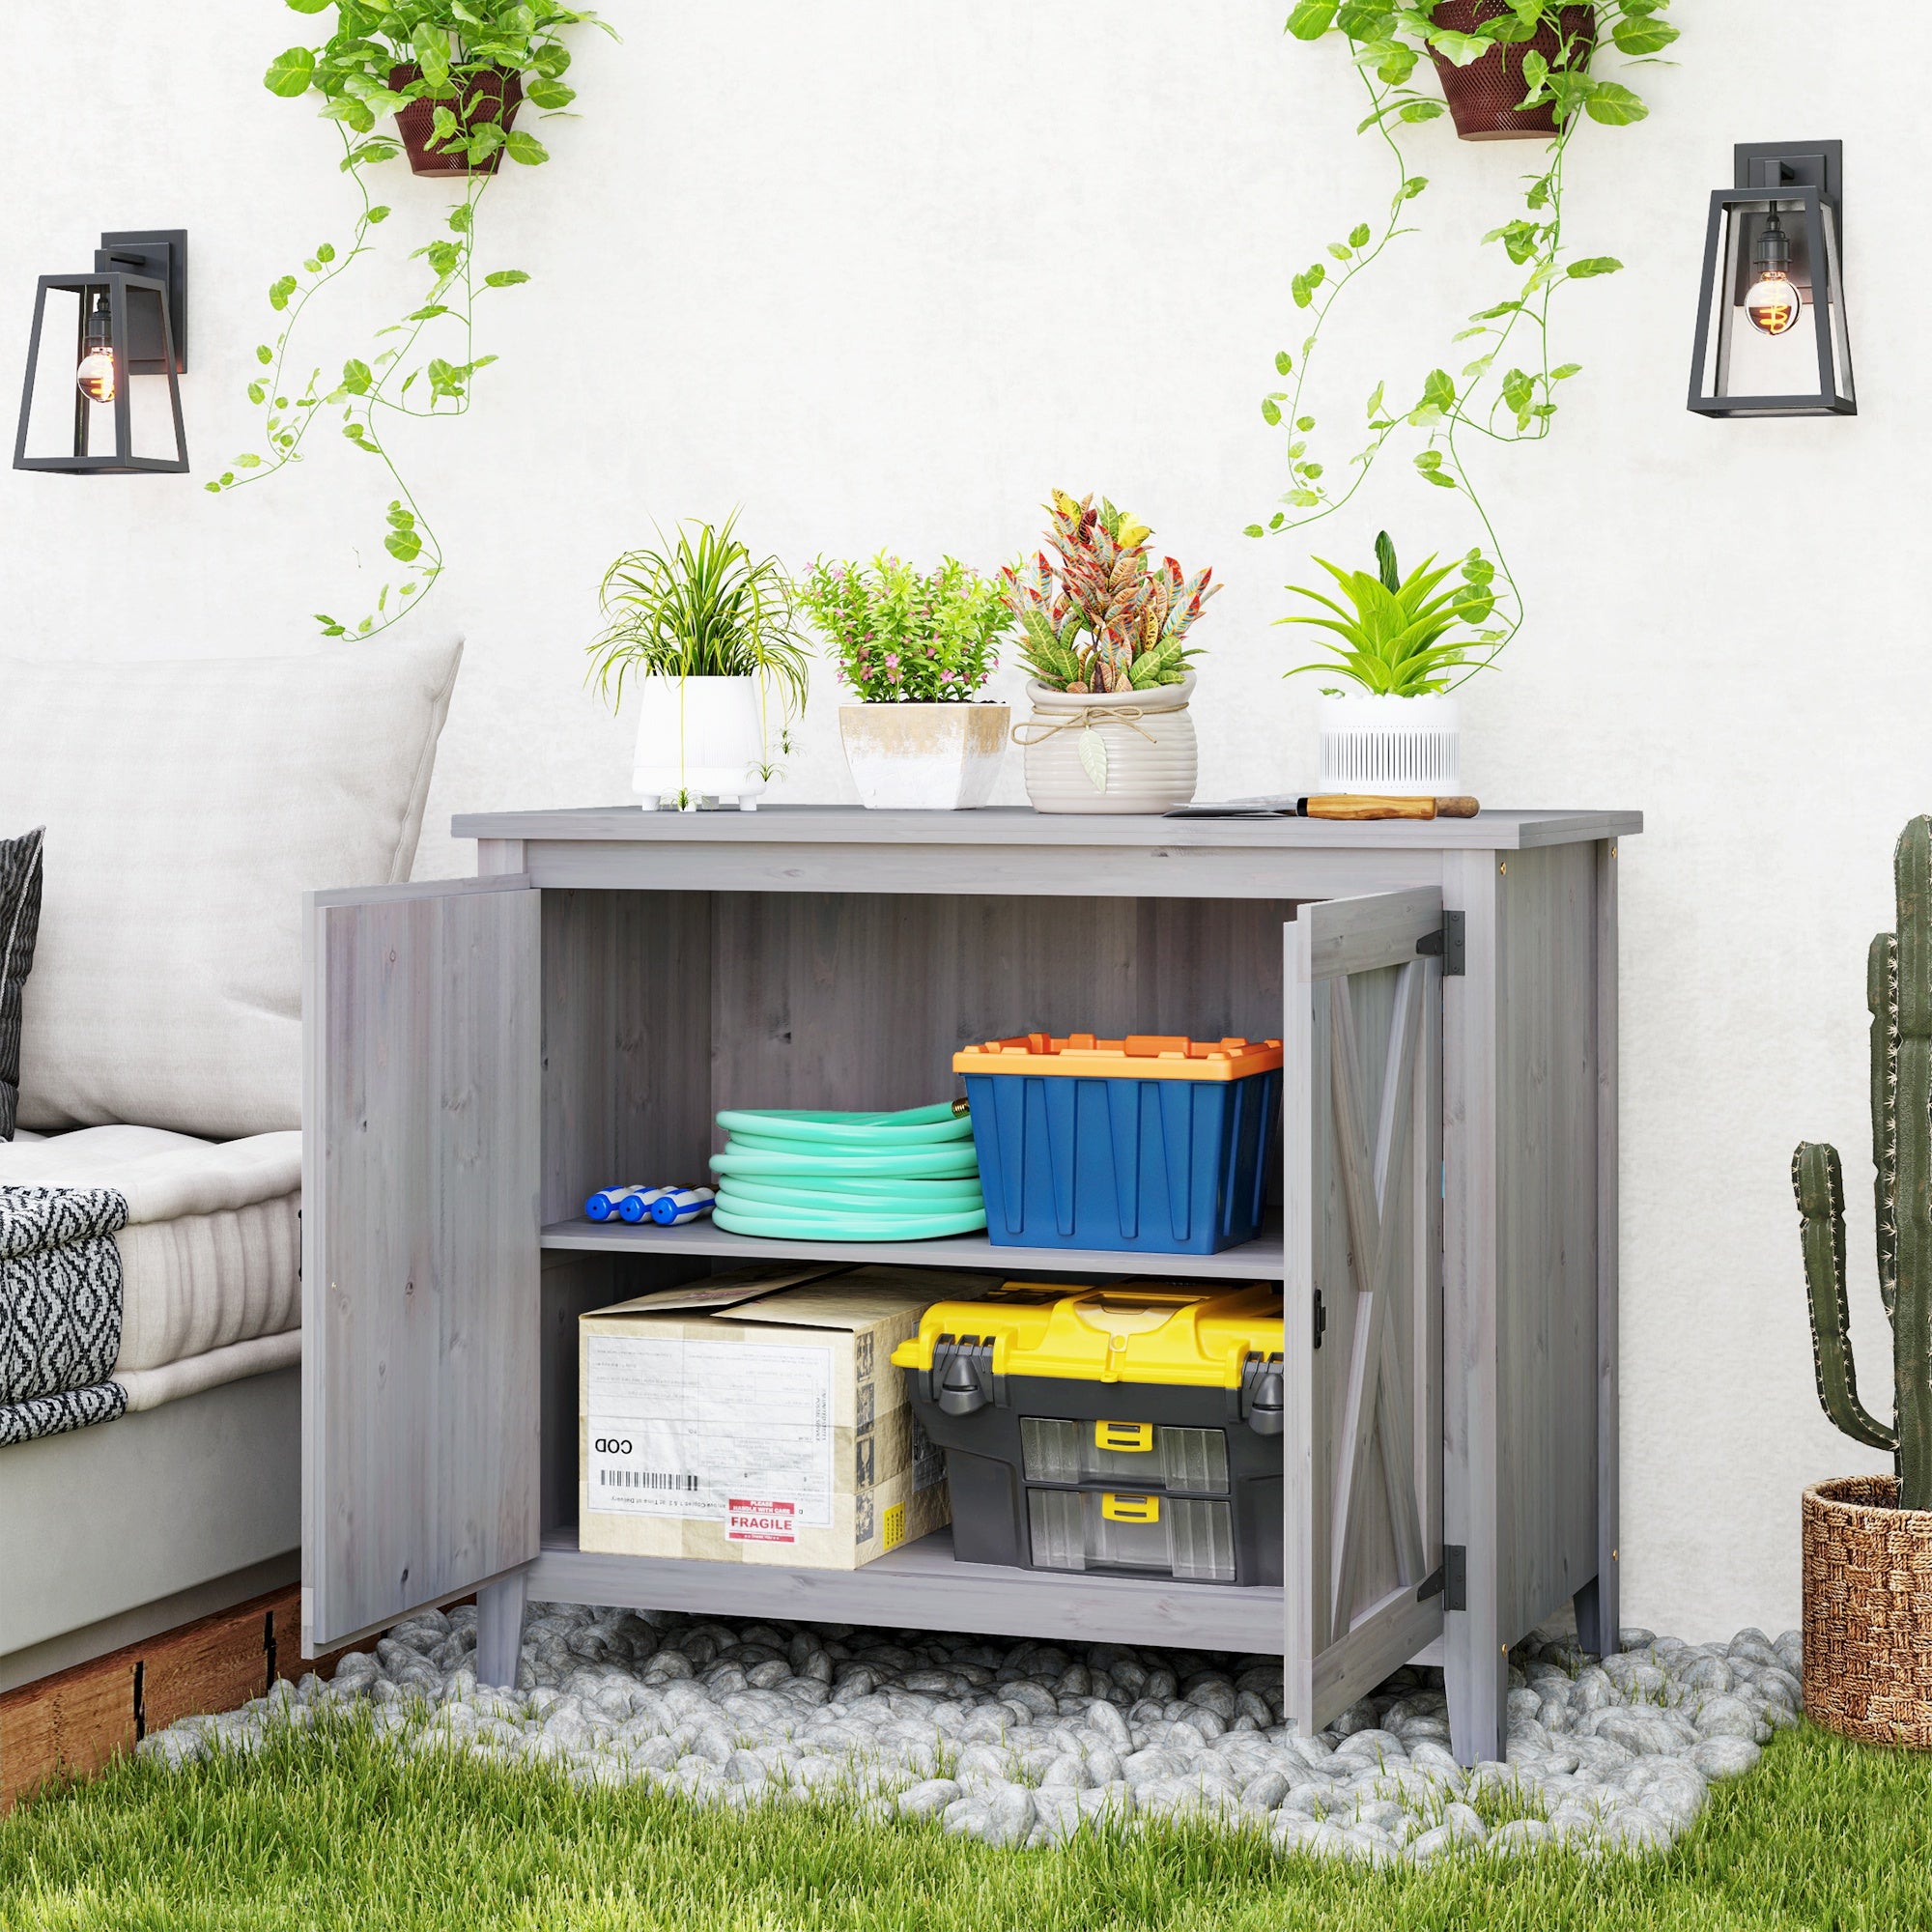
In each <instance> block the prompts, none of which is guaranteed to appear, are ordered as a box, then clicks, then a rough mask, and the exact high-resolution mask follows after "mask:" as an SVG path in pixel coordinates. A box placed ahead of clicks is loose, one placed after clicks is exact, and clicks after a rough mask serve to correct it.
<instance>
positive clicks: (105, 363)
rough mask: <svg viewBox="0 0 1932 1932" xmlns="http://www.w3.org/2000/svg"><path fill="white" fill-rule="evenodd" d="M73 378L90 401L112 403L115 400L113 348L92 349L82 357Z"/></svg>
mask: <svg viewBox="0 0 1932 1932" xmlns="http://www.w3.org/2000/svg"><path fill="white" fill-rule="evenodd" d="M73 380H74V382H75V384H77V385H78V387H79V389H80V393H81V394H82V395H83V396H85V397H86V398H87V400H88V401H89V402H90V403H111V402H112V401H113V400H114V352H113V350H111V349H90V350H89V351H88V352H87V354H86V355H83V356H82V357H81V358H80V366H79V368H77V369H76V370H75V371H74V372H73Z"/></svg>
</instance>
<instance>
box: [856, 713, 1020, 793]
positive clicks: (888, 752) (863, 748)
mask: <svg viewBox="0 0 1932 1932" xmlns="http://www.w3.org/2000/svg"><path fill="white" fill-rule="evenodd" d="M1010 715H1011V714H1010V713H1009V711H1008V709H1007V707H1006V706H1005V705H1004V704H841V705H840V706H839V707H838V735H839V737H840V738H842V739H843V740H844V741H845V762H846V763H847V764H848V765H849V766H850V767H851V768H852V782H853V783H854V784H856V785H857V786H858V787H859V797H860V799H861V800H862V801H863V802H864V803H865V804H866V805H867V806H869V807H870V808H871V809H872V810H874V811H971V810H974V808H975V807H977V806H981V805H984V804H985V802H986V801H987V799H989V798H990V797H992V795H993V781H994V780H995V779H996V778H998V777H999V775H1000V761H1001V759H1002V758H1004V757H1005V756H1006V754H1007V725H1008V723H1009V718H1010Z"/></svg>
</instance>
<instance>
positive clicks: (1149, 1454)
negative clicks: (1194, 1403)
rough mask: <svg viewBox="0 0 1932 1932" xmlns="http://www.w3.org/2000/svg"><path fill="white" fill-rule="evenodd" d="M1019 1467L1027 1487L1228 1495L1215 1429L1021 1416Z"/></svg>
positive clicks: (1224, 1454) (1221, 1437)
mask: <svg viewBox="0 0 1932 1932" xmlns="http://www.w3.org/2000/svg"><path fill="white" fill-rule="evenodd" d="M1020 1461H1021V1467H1022V1473H1023V1474H1024V1475H1025V1478H1026V1480H1027V1481H1028V1482H1029V1483H1093V1482H1101V1483H1106V1482H1117V1483H1129V1484H1132V1486H1133V1487H1134V1488H1135V1489H1137V1490H1155V1491H1161V1492H1166V1491H1170V1490H1186V1491H1189V1492H1192V1493H1194V1494H1196V1495H1226V1494H1227V1493H1228V1438H1227V1436H1226V1435H1225V1434H1224V1433H1223V1432H1222V1431H1221V1430H1218V1429H1179V1428H1174V1427H1171V1426H1170V1425H1168V1424H1166V1423H1159V1422H1068V1421H1065V1420H1062V1419H1058V1418H1055V1417H1052V1416H1039V1415H1024V1416H1022V1417H1021V1418H1020Z"/></svg>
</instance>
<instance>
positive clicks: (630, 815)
mask: <svg viewBox="0 0 1932 1932" xmlns="http://www.w3.org/2000/svg"><path fill="white" fill-rule="evenodd" d="M1642 830H1643V814H1642V813H1641V812H1640V811H1489V810H1485V811H1482V812H1480V813H1478V814H1477V816H1476V817H1474V818H1434V819H1419V818H1382V819H1371V820H1367V821H1365V822H1362V823H1342V822H1339V821H1336V820H1333V819H1318V818H1282V817H1273V816H1270V817H1265V818H1262V817H1255V818H1166V817H1160V816H1154V815H1145V816H1144V815H1142V814H1139V813H1129V812H1117V813H1108V812H1039V811H1035V810H1033V809H1032V808H1031V807H1028V806H987V807H983V808H981V809H980V810H978V811H868V810H866V809H865V807H863V806H857V805H768V806H764V807H762V808H761V809H760V810H756V811H645V810H643V809H642V808H641V807H639V806H635V805H632V806H589V807H578V808H574V809H571V810H560V811H465V812H459V813H457V815H456V816H455V818H454V819H452V820H451V821H450V833H451V836H452V837H453V838H521V839H526V840H528V839H538V840H560V841H566V842H568V841H572V840H578V841H586V842H594V843H612V842H615V843H629V844H640V845H725V846H732V845H847V846H850V845H952V846H959V845H978V846H1002V845H1009V846H1045V845H1051V846H1062V847H1065V846H1068V845H1073V846H1089V847H1093V848H1094V849H1096V850H1107V849H1114V850H1118V849H1121V848H1122V847H1126V848H1142V849H1147V848H1155V847H1162V846H1177V845H1187V846H1195V847H1212V848H1216V849H1220V850H1235V851H1241V850H1249V851H1256V852H1283V851H1306V850H1310V849H1321V850H1328V851H1333V850H1354V851H1361V850H1364V849H1367V850H1374V851H1403V850H1410V851H1412V850H1415V849H1418V848H1421V849H1426V850H1430V851H1451V852H1471V851H1475V852H1498V851H1519V850H1522V849H1524V848H1527V847H1530V846H1536V845H1570V844H1576V843H1577V842H1579V841H1584V840H1590V839H1597V838H1624V837H1627V836H1629V835H1631V834H1634V833H1637V832H1641V831H1642Z"/></svg>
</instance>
